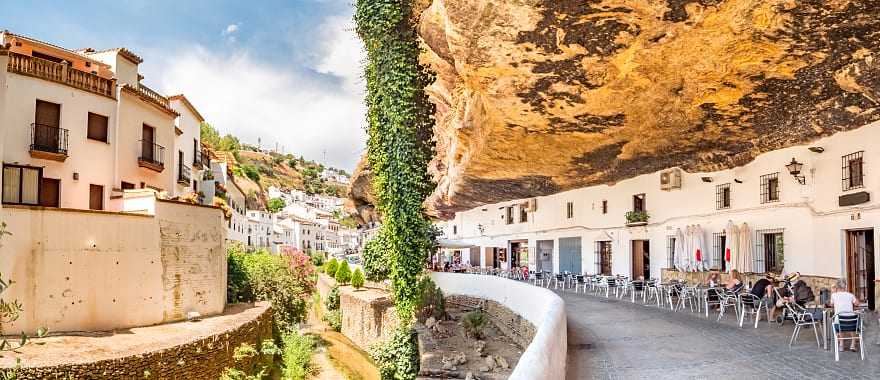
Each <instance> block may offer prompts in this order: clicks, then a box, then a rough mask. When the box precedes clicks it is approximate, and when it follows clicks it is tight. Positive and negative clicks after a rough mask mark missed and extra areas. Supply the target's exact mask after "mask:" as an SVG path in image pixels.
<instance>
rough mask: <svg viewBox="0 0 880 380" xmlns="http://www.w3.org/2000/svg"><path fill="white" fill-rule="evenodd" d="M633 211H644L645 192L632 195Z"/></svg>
mask: <svg viewBox="0 0 880 380" xmlns="http://www.w3.org/2000/svg"><path fill="white" fill-rule="evenodd" d="M633 211H635V212H644V211H645V194H636V195H633Z"/></svg>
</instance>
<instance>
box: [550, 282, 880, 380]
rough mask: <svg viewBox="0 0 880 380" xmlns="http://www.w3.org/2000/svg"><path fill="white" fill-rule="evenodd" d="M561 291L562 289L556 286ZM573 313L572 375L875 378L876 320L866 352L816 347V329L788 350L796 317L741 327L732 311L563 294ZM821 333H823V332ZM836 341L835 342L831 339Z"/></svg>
mask: <svg viewBox="0 0 880 380" xmlns="http://www.w3.org/2000/svg"><path fill="white" fill-rule="evenodd" d="M557 292H558V291H557ZM558 293H560V294H561V295H562V297H563V298H564V299H565V306H566V310H567V313H568V376H567V378H568V380H573V379H651V380H659V379H685V378H691V379H734V378H735V379H750V380H752V379H781V378H788V379H843V378H846V379H876V378H877V376H878V374H880V346H878V345H877V344H876V343H877V341H878V338H877V321H876V320H874V321H872V323H870V325H869V327H868V336H869V337H868V339H867V342H868V346H867V347H866V349H867V358H866V360H865V361H860V360H859V357H858V353H853V352H843V353H841V361H840V362H838V363H835V362H834V353H833V352H832V351H830V350H829V351H822V350H817V349H816V341H815V338H814V337H813V332H812V330H809V331H803V332H802V333H801V335H800V339H799V340H798V342H797V343H796V344H795V346H794V347H793V348H792V349H790V350H789V348H788V339H789V337H790V336H791V332H792V330H793V326H792V324H791V322H788V323H787V325H785V326H782V327H778V326H777V325H776V324H773V325H772V326H768V325H767V322H766V321H762V322H761V325H759V327H758V329H757V330H756V329H754V328H753V327H748V328H742V329H740V328H739V327H738V326H737V325H736V323H734V319H735V317H734V316H733V315H731V316H729V317H728V320H727V321H726V322H722V323H720V324H719V323H716V322H715V317H714V315H713V314H712V313H711V312H710V319H708V320H707V319H706V318H705V317H704V314H696V313H690V312H678V313H673V312H671V311H670V310H669V309H668V308H667V309H658V308H657V307H655V306H643V305H641V304H640V303H638V301H636V303H635V304H632V303H630V302H629V300H626V301H620V300H616V299H613V298H612V299H605V298H604V297H596V296H593V295H584V294H575V293H573V292H571V291H565V292H558ZM819 334H820V337H821V331H820V332H819ZM829 347H831V346H830V345H829Z"/></svg>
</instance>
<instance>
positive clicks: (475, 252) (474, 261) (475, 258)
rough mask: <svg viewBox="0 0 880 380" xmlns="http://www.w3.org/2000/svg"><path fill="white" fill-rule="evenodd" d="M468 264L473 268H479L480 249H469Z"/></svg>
mask: <svg viewBox="0 0 880 380" xmlns="http://www.w3.org/2000/svg"><path fill="white" fill-rule="evenodd" d="M469 256H470V257H469V259H470V261H469V264H470V265H471V266H473V267H478V266H480V247H471V249H470V255H469Z"/></svg>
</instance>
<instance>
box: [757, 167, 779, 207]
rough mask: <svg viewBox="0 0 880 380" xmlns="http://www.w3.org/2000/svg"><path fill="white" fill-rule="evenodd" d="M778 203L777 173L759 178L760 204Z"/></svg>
mask: <svg viewBox="0 0 880 380" xmlns="http://www.w3.org/2000/svg"><path fill="white" fill-rule="evenodd" d="M778 201H779V172H776V173H771V174H764V175H762V176H761V203H770V202H778Z"/></svg>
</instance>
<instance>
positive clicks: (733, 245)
mask: <svg viewBox="0 0 880 380" xmlns="http://www.w3.org/2000/svg"><path fill="white" fill-rule="evenodd" d="M724 234H725V236H726V237H725V243H726V245H727V249H725V252H724V258H723V259H722V260H725V261H727V271H728V272H730V271H732V270H734V269H736V270H739V266H738V265H739V262H738V260H739V240H740V238H739V228H738V227H737V226H736V224H734V223H733V221H732V220H728V221H727V227H725V228H724Z"/></svg>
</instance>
